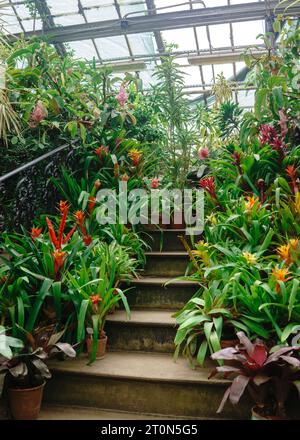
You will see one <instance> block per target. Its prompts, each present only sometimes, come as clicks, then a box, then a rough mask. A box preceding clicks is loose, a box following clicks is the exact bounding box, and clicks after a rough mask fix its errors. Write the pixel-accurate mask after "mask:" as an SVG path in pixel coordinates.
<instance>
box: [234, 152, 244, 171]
mask: <svg viewBox="0 0 300 440" xmlns="http://www.w3.org/2000/svg"><path fill="white" fill-rule="evenodd" d="M232 157H233V159H234V161H233V162H232V164H233V165H235V166H236V167H237V169H238V170H239V174H240V175H242V174H243V170H242V168H241V159H242V156H241V154H240V153H238V152H237V151H235V152H234V153H233V154H232Z"/></svg>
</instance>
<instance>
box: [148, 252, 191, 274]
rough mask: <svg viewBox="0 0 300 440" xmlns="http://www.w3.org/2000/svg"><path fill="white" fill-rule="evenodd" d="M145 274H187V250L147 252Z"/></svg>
mask: <svg viewBox="0 0 300 440" xmlns="http://www.w3.org/2000/svg"><path fill="white" fill-rule="evenodd" d="M145 255H146V266H145V271H144V275H145V276H147V277H148V276H162V277H169V278H170V277H178V276H182V275H184V274H185V272H186V269H187V265H188V263H189V257H188V254H187V253H186V252H184V251H183V252H179V251H177V252H145Z"/></svg>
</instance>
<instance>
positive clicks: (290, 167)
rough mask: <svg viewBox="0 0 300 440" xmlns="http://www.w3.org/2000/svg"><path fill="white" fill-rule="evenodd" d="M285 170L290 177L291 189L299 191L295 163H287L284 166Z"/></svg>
mask: <svg viewBox="0 0 300 440" xmlns="http://www.w3.org/2000/svg"><path fill="white" fill-rule="evenodd" d="M285 171H286V173H287V175H288V176H289V178H290V187H291V190H292V191H293V192H294V193H297V192H298V191H299V188H298V183H299V179H298V178H297V171H298V168H296V167H295V165H288V166H287V167H286V169H285Z"/></svg>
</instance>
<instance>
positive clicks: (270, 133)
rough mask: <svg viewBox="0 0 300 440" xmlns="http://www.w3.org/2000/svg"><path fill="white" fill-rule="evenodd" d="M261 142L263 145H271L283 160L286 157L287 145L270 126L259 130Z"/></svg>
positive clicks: (266, 125)
mask: <svg viewBox="0 0 300 440" xmlns="http://www.w3.org/2000/svg"><path fill="white" fill-rule="evenodd" d="M259 140H260V143H261V144H262V145H270V147H272V148H273V149H274V150H276V151H277V152H278V154H279V157H280V159H281V160H283V159H284V157H285V155H286V151H285V145H284V143H283V140H282V139H279V137H278V134H277V132H276V130H275V128H274V127H272V126H271V125H268V124H264V125H261V126H260V128H259Z"/></svg>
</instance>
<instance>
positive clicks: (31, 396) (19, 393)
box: [8, 382, 45, 420]
mask: <svg viewBox="0 0 300 440" xmlns="http://www.w3.org/2000/svg"><path fill="white" fill-rule="evenodd" d="M44 386H45V382H44V383H42V385H39V386H37V387H34V388H26V389H22V388H9V389H8V401H9V407H10V411H11V414H12V416H13V418H14V419H16V420H36V419H37V418H38V416H39V413H40V409H41V403H42V398H43V391H44Z"/></svg>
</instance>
